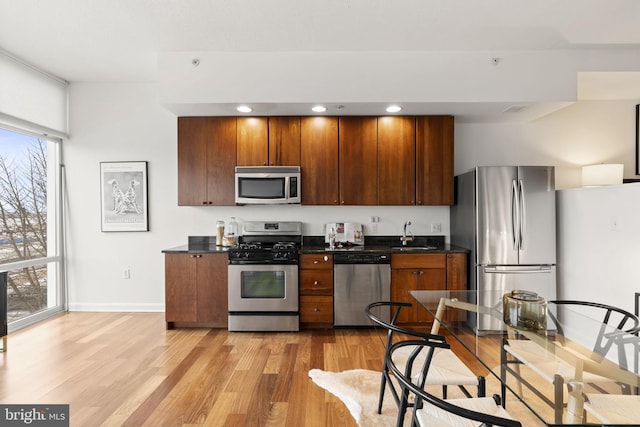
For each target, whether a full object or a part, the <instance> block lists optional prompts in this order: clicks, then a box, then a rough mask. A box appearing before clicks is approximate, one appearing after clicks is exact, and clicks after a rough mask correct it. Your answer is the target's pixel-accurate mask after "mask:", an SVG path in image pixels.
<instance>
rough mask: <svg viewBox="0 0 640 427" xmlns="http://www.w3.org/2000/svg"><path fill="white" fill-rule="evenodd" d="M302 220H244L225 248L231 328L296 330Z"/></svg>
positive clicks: (234, 329)
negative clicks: (234, 239) (237, 235)
mask: <svg viewBox="0 0 640 427" xmlns="http://www.w3.org/2000/svg"><path fill="white" fill-rule="evenodd" d="M301 245H302V223H301V222H255V221H251V222H244V223H243V224H242V232H241V237H240V238H239V241H238V244H237V245H235V246H233V247H232V248H230V249H229V289H228V295H229V330H230V331H298V330H299V329H300V311H299V306H298V252H299V250H300V246H301Z"/></svg>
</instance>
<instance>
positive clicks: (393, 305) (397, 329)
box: [365, 301, 449, 351]
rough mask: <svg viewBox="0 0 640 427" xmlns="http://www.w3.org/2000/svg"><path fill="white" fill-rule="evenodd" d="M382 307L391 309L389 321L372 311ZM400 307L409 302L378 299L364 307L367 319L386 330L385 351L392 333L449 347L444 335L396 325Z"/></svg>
mask: <svg viewBox="0 0 640 427" xmlns="http://www.w3.org/2000/svg"><path fill="white" fill-rule="evenodd" d="M384 307H388V308H389V309H390V310H393V312H392V314H391V320H390V322H386V321H384V320H382V319H381V318H380V317H378V316H376V315H375V313H374V310H375V309H376V308H384ZM402 307H411V303H408V302H396V301H378V302H373V303H371V304H369V305H368V306H367V307H366V308H365V312H366V313H367V317H368V318H369V319H371V321H372V322H373V323H374V324H376V325H378V326H380V327H382V328H384V329H386V330H387V343H386V346H385V348H386V349H387V351H388V350H389V347H390V346H391V343H392V342H393V336H394V334H401V335H407V336H409V337H412V338H420V339H424V340H429V341H430V342H433V345H434V346H435V347H441V348H449V344H447V341H446V339H445V337H443V336H442V335H436V334H431V333H427V332H421V331H416V330H413V329H407V328H403V327H401V326H398V325H397V324H396V322H397V321H398V315H399V314H400V309H402Z"/></svg>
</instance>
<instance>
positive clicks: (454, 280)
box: [447, 253, 468, 321]
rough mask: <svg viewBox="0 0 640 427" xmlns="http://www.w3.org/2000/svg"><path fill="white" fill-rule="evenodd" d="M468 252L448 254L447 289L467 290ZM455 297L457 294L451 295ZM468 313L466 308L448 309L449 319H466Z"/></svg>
mask: <svg viewBox="0 0 640 427" xmlns="http://www.w3.org/2000/svg"><path fill="white" fill-rule="evenodd" d="M467 277H468V266H467V254H465V253H455V254H447V290H448V291H466V290H467V283H468V282H467V280H468V279H467ZM451 297H452V298H455V295H451ZM466 318H467V314H466V312H465V311H464V310H448V311H447V319H449V320H461V321H462V320H466Z"/></svg>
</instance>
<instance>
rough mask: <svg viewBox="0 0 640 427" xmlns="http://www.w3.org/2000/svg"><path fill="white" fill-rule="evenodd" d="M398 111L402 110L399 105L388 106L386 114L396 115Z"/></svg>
mask: <svg viewBox="0 0 640 427" xmlns="http://www.w3.org/2000/svg"><path fill="white" fill-rule="evenodd" d="M400 110H402V107H400V106H399V105H390V106H388V107H387V113H397V112H398V111H400Z"/></svg>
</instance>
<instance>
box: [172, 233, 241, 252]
mask: <svg viewBox="0 0 640 427" xmlns="http://www.w3.org/2000/svg"><path fill="white" fill-rule="evenodd" d="M228 251H229V246H216V237H215V236H189V239H188V243H187V244H186V245H181V246H175V247H173V248H169V249H165V250H163V251H162V253H165V254H204V253H218V252H219V253H226V252H228Z"/></svg>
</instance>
